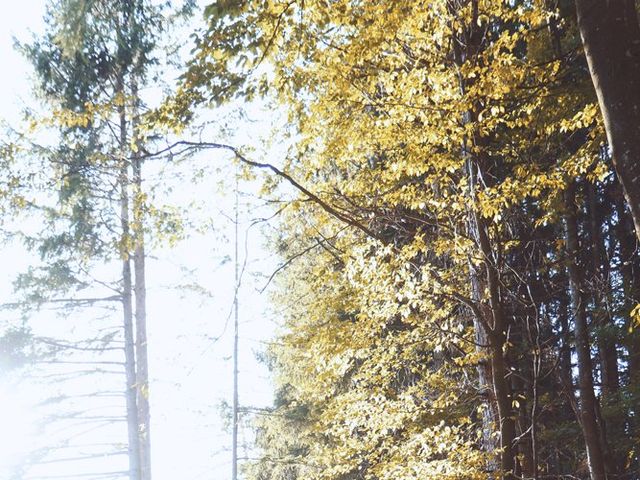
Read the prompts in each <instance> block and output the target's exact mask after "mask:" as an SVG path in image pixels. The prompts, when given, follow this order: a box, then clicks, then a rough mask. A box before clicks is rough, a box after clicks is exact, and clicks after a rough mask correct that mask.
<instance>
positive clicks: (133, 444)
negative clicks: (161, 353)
mask: <svg viewBox="0 0 640 480" xmlns="http://www.w3.org/2000/svg"><path fill="white" fill-rule="evenodd" d="M117 90H118V92H119V93H122V92H123V90H124V80H123V78H122V76H120V78H119V79H118V85H117ZM118 110H119V117H120V138H119V142H120V151H121V158H120V175H119V179H118V183H119V184H120V226H121V229H122V232H121V246H120V248H121V253H120V254H121V256H122V313H123V317H124V353H125V376H126V382H127V388H126V392H125V397H126V408H127V433H128V454H129V478H130V480H140V442H139V438H138V407H137V398H136V391H137V378H136V355H135V347H134V328H133V285H132V280H131V258H130V252H129V237H130V226H129V203H130V201H129V161H128V158H127V152H128V148H127V147H128V136H127V118H126V111H125V106H124V105H122V106H120V107H118Z"/></svg>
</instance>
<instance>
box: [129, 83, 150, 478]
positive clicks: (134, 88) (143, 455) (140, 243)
mask: <svg viewBox="0 0 640 480" xmlns="http://www.w3.org/2000/svg"><path fill="white" fill-rule="evenodd" d="M131 77H132V81H131V98H132V102H133V108H132V121H131V124H132V131H133V136H134V144H135V149H134V150H135V151H134V152H133V155H132V161H131V164H132V170H133V192H134V197H133V205H132V209H133V242H134V250H133V270H134V274H135V288H134V291H135V299H136V301H135V304H136V315H135V317H136V366H137V387H138V388H137V392H138V395H137V401H138V423H139V427H138V428H139V431H138V434H139V437H140V440H139V447H140V473H141V476H140V480H151V409H150V403H149V393H150V391H149V356H148V350H147V285H146V267H145V260H146V255H145V241H144V226H145V198H144V190H143V187H142V162H143V160H142V157H141V155H140V151H141V147H142V144H141V139H140V135H139V131H138V130H139V128H138V122H139V119H138V117H139V102H140V98H139V91H138V78H137V74H136V72H134V73H133V74H132V75H131Z"/></svg>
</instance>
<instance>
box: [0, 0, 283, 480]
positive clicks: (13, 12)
mask: <svg viewBox="0 0 640 480" xmlns="http://www.w3.org/2000/svg"><path fill="white" fill-rule="evenodd" d="M44 4H45V1H44V0H23V1H21V2H10V3H9V4H7V5H6V6H5V8H4V9H3V13H2V16H0V58H1V59H2V62H1V64H2V67H3V70H4V72H3V75H1V76H0V88H1V91H2V95H1V96H0V118H3V119H5V120H7V121H8V122H9V123H10V124H16V122H18V121H19V119H20V111H21V106H22V104H23V102H26V103H29V102H30V100H29V91H30V85H29V80H28V78H29V66H28V65H27V64H26V62H25V61H24V60H23V59H22V58H21V57H20V55H19V54H18V53H16V52H15V51H14V50H13V40H12V37H13V36H16V37H18V38H21V39H25V38H28V37H29V30H34V31H39V30H41V29H42V20H41V18H42V14H43V12H44ZM211 115H212V116H213V117H215V116H216V115H219V114H217V113H212V114H211ZM251 116H252V117H255V118H257V119H258V121H257V123H255V124H253V125H252V127H251V128H250V129H247V128H238V129H237V131H236V133H235V135H232V138H231V141H233V142H237V143H236V144H257V142H258V137H260V136H261V135H262V134H263V133H264V132H265V131H266V129H267V128H268V122H267V120H266V119H265V116H264V115H262V113H261V111H260V109H259V108H257V107H254V108H252V110H251ZM211 135H212V138H210V140H217V138H216V137H215V135H217V134H216V133H215V132H213V133H211ZM194 162H196V163H197V164H199V165H207V164H210V163H211V162H216V163H217V164H218V165H219V166H220V168H219V171H218V172H217V173H212V174H211V176H210V177H208V178H206V179H205V180H203V181H202V182H201V183H200V184H194V183H191V182H190V180H189V178H188V174H187V173H186V172H188V171H189V170H190V168H191V166H190V164H185V165H183V166H181V167H180V166H178V167H176V168H175V169H173V170H171V171H170V172H169V173H167V172H163V171H162V170H161V169H159V168H156V167H150V168H149V169H148V175H149V177H148V178H150V179H151V180H160V181H162V183H164V184H171V183H172V182H173V183H174V186H175V187H176V188H175V190H174V193H173V194H171V195H168V194H167V195H166V196H165V197H164V200H165V201H171V202H176V203H178V204H187V203H189V202H191V201H195V202H197V203H198V205H199V207H200V208H201V211H202V213H201V218H204V216H207V217H209V218H210V223H211V225H212V227H211V229H210V231H208V232H205V233H203V234H200V235H196V236H193V237H191V238H189V239H187V240H186V241H184V242H182V243H180V244H178V245H177V246H175V247H174V248H168V247H162V248H158V249H155V250H153V251H151V252H149V253H150V259H149V261H148V280H147V284H148V287H149V349H150V370H151V380H152V381H151V408H152V456H153V467H154V479H155V480H177V479H179V480H220V479H224V478H229V470H230V452H229V451H228V447H229V445H230V435H229V434H228V432H227V431H226V430H225V429H224V428H223V422H222V420H221V415H220V411H219V408H218V405H219V404H220V403H221V402H222V401H227V402H229V403H230V400H231V385H232V383H231V378H232V377H231V362H230V360H229V358H230V355H231V342H232V338H231V335H230V334H231V332H232V328H231V325H229V327H228V328H226V330H225V321H226V318H227V316H228V312H229V309H230V307H231V301H232V295H233V266H232V263H230V262H227V263H223V264H222V265H221V259H223V258H224V257H226V256H229V255H231V253H232V251H233V249H232V244H231V239H232V235H233V224H232V222H231V221H230V220H229V217H230V216H231V215H232V195H231V194H230V193H229V192H228V191H227V193H226V194H225V193H224V187H225V186H226V187H227V189H228V187H229V185H232V182H229V178H230V176H231V175H232V174H233V167H231V166H230V163H229V161H228V158H226V157H225V156H224V155H219V154H211V155H209V156H208V157H203V158H200V159H196V160H194ZM276 163H277V162H276ZM181 168H182V171H181V170H180V169H181ZM180 173H183V174H185V175H186V177H185V178H182V179H180V178H179V177H178V174H180ZM164 175H169V176H168V177H167V178H164V177H163V176H164ZM221 184H222V185H223V188H222V189H220V188H219V185H221ZM185 185H188V187H186V186H185ZM241 189H242V190H243V191H244V194H243V195H242V197H241V198H242V200H241V202H242V204H243V208H242V210H243V211H242V220H241V222H240V223H241V226H240V230H241V234H242V235H244V231H245V230H246V228H247V226H248V225H249V224H250V223H251V220H252V219H254V218H256V217H260V216H263V215H264V214H265V212H261V211H258V210H257V209H256V208H257V207H256V205H257V204H258V203H259V202H257V201H256V200H255V199H254V197H253V192H255V191H256V188H255V185H245V186H243V187H241ZM241 241H242V242H244V238H242V239H241ZM262 242H263V239H262V237H261V235H260V230H259V229H258V228H253V229H251V230H250V234H249V237H248V241H247V245H248V249H247V252H248V259H247V260H248V261H247V265H248V267H247V272H246V274H245V282H244V284H243V287H242V292H241V297H240V298H241V327H240V331H241V351H242V354H241V358H240V375H241V380H240V381H241V393H240V397H241V403H242V404H243V405H245V406H266V405H269V404H270V402H271V385H270V381H269V378H268V372H267V371H266V369H265V367H264V366H263V365H261V364H260V363H259V362H258V361H257V360H256V358H255V352H258V351H261V350H263V349H264V347H265V345H266V343H267V342H268V340H269V338H270V337H271V335H272V334H273V331H274V329H275V323H274V321H273V319H272V318H271V317H270V315H269V313H268V305H267V299H266V294H263V295H260V294H258V293H257V290H256V288H257V287H260V286H262V285H263V284H264V281H265V280H264V278H265V275H266V276H268V275H269V274H270V272H271V271H273V269H274V268H275V263H276V260H275V259H274V258H269V257H268V256H267V254H266V253H265V251H264V249H263V248H262V246H261V245H262ZM240 250H241V252H242V251H244V248H241V249H240ZM32 260H33V259H32V258H31V257H29V256H28V255H27V254H26V253H25V252H24V251H23V250H22V249H21V248H20V246H17V245H14V246H9V247H8V248H7V249H6V250H5V251H4V252H0V262H1V263H2V265H3V272H4V275H3V277H2V278H0V295H2V296H3V297H4V300H2V301H0V303H6V302H10V301H11V300H12V297H11V289H10V285H11V280H12V278H13V277H14V275H15V274H16V273H18V272H20V271H22V270H23V269H24V268H25V266H26V265H28V264H29V263H30V262H31V261H32ZM187 284H199V285H200V286H201V287H202V288H203V289H204V290H206V291H208V292H210V294H211V295H210V297H202V296H198V295H195V294H193V293H191V292H190V291H189V290H188V289H185V288H178V289H176V288H174V287H175V285H187ZM88 317H91V318H88ZM97 317H98V311H97V310H93V311H88V312H87V311H79V312H78V313H76V314H72V315H66V316H64V317H59V316H56V315H54V314H53V313H52V312H47V311H45V312H43V313H41V314H39V315H36V316H34V318H33V319H32V320H31V324H32V326H33V328H34V331H35V332H36V333H37V334H40V335H48V336H55V337H57V338H60V339H63V338H66V337H69V336H70V337H72V338H82V336H83V335H86V334H88V333H91V331H92V330H91V329H92V328H98V327H99V326H100V325H102V326H104V325H110V324H112V323H113V322H115V324H117V321H118V320H119V319H120V315H119V313H118V312H117V311H116V312H115V313H112V314H108V315H107V317H106V318H107V320H105V319H104V318H102V319H98V318H97ZM7 318H8V317H7ZM105 321H106V322H107V323H106V324H105V323H104V322H105ZM5 322H6V319H4V320H3V321H1V322H0V326H2V325H4V324H5ZM101 322H102V323H101ZM109 322H111V323H109ZM220 335H221V337H220V338H219V340H217V341H214V340H213V339H214V338H215V337H218V336H220ZM36 373H38V372H36ZM39 373H42V372H39ZM3 378H4V377H3V376H0V382H4V383H2V384H0V405H2V407H1V408H0V425H2V428H0V478H4V477H3V475H2V472H3V468H5V467H6V466H7V465H9V464H11V463H15V462H17V461H19V459H20V455H21V454H24V453H28V452H29V450H30V449H32V448H33V447H35V446H51V445H54V444H56V442H58V443H59V442H61V439H63V438H64V435H65V433H64V432H62V433H60V432H58V433H55V432H52V431H51V430H44V431H39V432H40V433H39V434H38V436H37V438H34V435H33V432H34V431H35V430H36V426H35V424H36V423H37V420H38V419H39V417H40V416H41V411H40V410H39V409H37V408H35V407H33V404H34V403H35V402H37V401H38V400H39V399H42V398H46V397H47V396H51V395H52V394H55V393H56V389H58V390H59V391H61V392H64V391H72V392H76V393H77V392H83V391H87V392H89V391H92V390H95V389H96V386H99V387H100V388H102V387H104V389H111V388H113V389H116V390H117V389H118V388H120V387H118V385H120V386H121V384H122V383H123V382H124V377H123V376H120V375H116V376H115V377H114V376H111V378H110V379H107V377H104V375H103V376H97V375H92V376H88V377H83V378H82V379H80V380H78V381H75V382H72V383H70V384H69V385H67V384H58V385H57V386H56V385H52V384H50V383H46V384H43V383H41V382H40V383H39V382H37V381H35V380H34V379H32V378H29V377H26V378H24V379H23V380H22V381H21V382H20V384H18V385H17V384H16V383H8V380H6V379H4V380H3ZM103 382H104V385H103ZM119 401H120V400H118V402H119ZM66 402H67V405H66V409H67V410H72V409H73V408H75V407H76V406H80V407H87V408H94V409H103V410H102V413H103V414H104V415H106V414H107V413H106V412H110V413H109V415H114V416H116V415H118V414H122V415H124V411H123V410H122V408H121V407H122V406H123V402H122V404H118V403H116V406H115V407H114V406H113V403H102V404H101V403H96V399H95V398H89V399H88V400H86V402H87V403H83V402H84V401H80V404H79V405H78V403H77V401H76V403H72V402H71V401H70V400H69V401H66ZM62 403H63V409H64V408H65V405H64V402H62ZM96 405H97V406H96ZM114 408H115V410H114ZM73 428H76V427H72V426H70V427H69V429H67V430H66V431H69V430H72V431H77V430H73ZM123 428H124V425H121V426H117V425H111V426H109V425H107V426H106V427H105V428H103V429H98V430H97V431H95V432H94V433H92V434H87V435H84V436H81V437H79V438H80V439H81V443H83V444H87V443H101V442H104V441H105V440H109V441H111V440H113V439H121V440H122V441H124V439H125V438H126V437H124V436H123V433H124V430H123ZM42 432H44V433H42ZM243 435H244V436H245V437H246V438H247V439H250V431H249V430H246V431H244V432H243ZM72 444H73V443H72ZM95 451H99V449H98V450H91V449H90V448H89V447H84V449H82V448H80V449H76V450H72V451H65V452H63V453H60V452H58V453H54V454H52V455H51V456H50V457H47V459H45V460H50V461H52V462H51V463H44V464H42V465H41V466H40V467H37V468H35V469H34V470H32V471H31V472H29V474H28V475H26V476H25V477H24V480H28V479H36V478H46V477H47V476H54V475H58V477H57V478H67V475H69V476H70V475H72V474H78V473H91V472H98V471H99V470H100V469H104V471H112V470H119V469H122V468H123V466H124V465H125V464H124V458H122V457H120V458H118V457H113V459H104V460H102V461H98V462H96V461H92V462H89V463H87V462H80V461H78V462H57V461H55V460H58V459H60V458H68V457H73V456H77V455H83V454H88V453H89V454H90V453H93V452H95ZM241 452H242V451H241ZM3 466H4V467H3ZM85 478H96V479H98V478H103V477H98V476H96V477H85Z"/></svg>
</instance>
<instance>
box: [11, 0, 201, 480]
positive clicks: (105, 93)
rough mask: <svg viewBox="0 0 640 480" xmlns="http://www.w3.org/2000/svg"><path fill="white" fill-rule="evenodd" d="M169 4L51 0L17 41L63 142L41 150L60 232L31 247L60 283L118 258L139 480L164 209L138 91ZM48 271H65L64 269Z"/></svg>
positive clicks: (145, 454) (131, 439) (146, 459)
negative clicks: (158, 217)
mask: <svg viewBox="0 0 640 480" xmlns="http://www.w3.org/2000/svg"><path fill="white" fill-rule="evenodd" d="M190 4H191V2H185V4H184V6H183V8H182V10H179V11H178V17H179V16H180V15H183V14H186V13H188V12H189V10H190V6H191V5H190ZM167 8H168V6H167V5H164V4H162V5H156V4H155V3H153V2H145V1H143V0H120V1H117V2H111V1H109V2H104V1H98V2H87V1H84V0H60V1H54V2H51V3H50V5H49V12H48V15H47V24H48V27H49V30H48V31H47V33H46V34H45V35H44V36H43V37H42V38H39V39H36V40H34V41H33V43H31V44H24V45H22V46H21V48H22V50H23V51H24V52H25V54H26V55H27V56H28V57H29V58H30V59H31V60H32V62H33V64H34V68H35V71H36V75H37V88H38V91H39V92H40V94H41V97H42V99H43V100H44V102H45V105H46V106H47V107H48V108H50V109H51V112H52V113H51V115H50V117H49V118H48V119H45V120H40V121H38V122H37V123H39V124H40V125H44V126H45V127H46V126H50V127H53V129H55V130H57V132H58V134H59V140H60V143H59V146H58V147H57V148H52V149H50V150H46V151H45V155H44V157H45V160H46V161H47V162H48V165H50V166H51V168H50V170H48V173H50V174H51V179H50V182H51V183H52V184H53V185H55V187H56V188H57V189H58V192H59V197H58V205H56V206H55V207H53V208H50V209H49V210H48V211H49V212H50V218H49V220H50V224H51V226H52V228H51V230H52V231H54V232H59V231H61V232H62V233H60V234H55V235H53V236H46V235H45V236H44V237H42V238H38V239H36V240H35V242H34V244H35V245H37V246H38V248H39V250H40V253H41V256H42V257H43V259H44V260H48V261H50V262H53V264H54V265H58V266H60V267H61V268H62V273H65V275H66V278H65V279H63V280H58V282H61V283H60V286H61V287H63V288H70V287H74V286H75V287H76V288H77V287H78V286H82V285H87V284H91V274H90V273H88V272H89V270H90V268H91V267H92V266H93V265H95V264H96V263H99V262H103V263H109V262H112V261H113V260H114V259H116V258H119V261H120V263H121V274H120V278H119V279H118V280H117V281H116V282H115V286H114V287H112V288H113V289H114V290H115V291H116V292H117V297H118V300H119V301H120V302H121V304H122V314H123V338H124V353H125V371H126V385H127V387H126V401H127V424H128V445H129V460H130V465H129V476H130V478H132V479H133V478H135V479H140V480H147V479H150V478H151V457H150V444H151V443H150V442H151V435H150V411H149V378H148V375H149V373H148V371H149V369H148V360H147V357H148V355H147V336H146V323H147V318H146V279H145V237H146V236H148V235H149V223H150V217H151V215H152V214H151V213H150V212H152V211H155V212H157V213H159V214H162V212H161V211H160V209H159V208H156V209H155V210H154V209H151V208H150V206H149V205H148V201H147V197H146V193H145V191H144V190H143V186H142V185H143V174H142V164H143V160H144V156H143V155H142V151H143V150H144V146H145V144H146V139H145V135H144V134H143V131H142V126H141V116H142V114H143V109H144V102H143V99H142V95H141V93H140V89H141V87H143V86H144V85H146V84H148V83H149V82H150V81H151V80H152V76H151V74H152V73H153V68H154V66H155V65H156V64H157V63H158V62H159V61H160V59H161V55H160V53H159V43H158V39H159V38H160V33H161V32H162V31H163V29H164V28H165V26H166V25H167V24H168V23H169V22H170V21H172V17H167V18H165V17H164V15H165V14H166V13H167V12H166V9H167ZM176 10H178V9H176ZM65 227H66V228H68V230H66V229H65ZM61 228H62V230H61ZM46 273H48V274H51V276H52V278H61V277H60V276H59V274H60V273H61V272H60V271H49V272H46ZM55 282H56V280H54V283H55ZM85 282H86V283H85ZM47 294H48V295H51V294H52V292H47Z"/></svg>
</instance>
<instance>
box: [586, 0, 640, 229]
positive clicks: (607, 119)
mask: <svg viewBox="0 0 640 480" xmlns="http://www.w3.org/2000/svg"><path fill="white" fill-rule="evenodd" d="M575 3H576V10H577V14H578V27H579V29H580V35H581V37H582V43H583V46H584V51H585V55H586V58H587V63H588V64H589V71H590V73H591V79H592V81H593V85H594V87H595V91H596V94H597V96H598V103H599V105H600V111H601V112H602V117H603V119H604V126H605V130H606V133H607V140H608V142H609V147H610V148H611V154H612V157H613V165H614V168H615V171H616V174H617V176H618V179H619V180H620V183H621V184H622V188H623V191H624V196H625V198H626V201H627V203H628V205H629V207H630V209H631V216H632V218H633V223H634V226H635V231H636V237H637V238H638V239H640V142H639V141H638V139H639V138H640V26H639V24H638V13H637V11H636V7H635V0H607V1H605V0H575Z"/></svg>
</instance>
